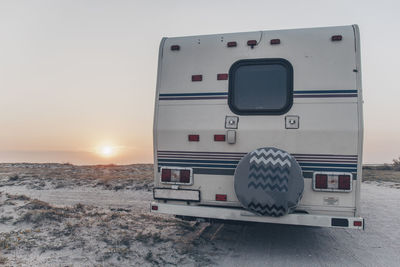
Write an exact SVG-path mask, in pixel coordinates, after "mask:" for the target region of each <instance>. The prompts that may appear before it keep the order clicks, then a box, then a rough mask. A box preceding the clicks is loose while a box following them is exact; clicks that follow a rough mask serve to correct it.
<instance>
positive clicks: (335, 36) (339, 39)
mask: <svg viewBox="0 0 400 267" xmlns="http://www.w3.org/2000/svg"><path fill="white" fill-rule="evenodd" d="M331 40H332V42H336V41H342V36H341V35H333V36H332V38H331Z"/></svg>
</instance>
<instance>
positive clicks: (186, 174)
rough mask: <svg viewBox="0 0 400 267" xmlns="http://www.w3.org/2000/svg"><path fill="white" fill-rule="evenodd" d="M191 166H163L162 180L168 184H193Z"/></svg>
mask: <svg viewBox="0 0 400 267" xmlns="http://www.w3.org/2000/svg"><path fill="white" fill-rule="evenodd" d="M192 171H193V170H192V169H191V168H179V167H175V168H174V167H171V168H166V167H163V168H161V182H162V183H168V184H191V183H192V182H193V181H192Z"/></svg>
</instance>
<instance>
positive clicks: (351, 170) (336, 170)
mask: <svg viewBox="0 0 400 267" xmlns="http://www.w3.org/2000/svg"><path fill="white" fill-rule="evenodd" d="M301 169H302V170H303V171H314V172H315V171H319V172H321V171H322V172H357V169H341V168H311V167H310V168H308V167H302V168H301Z"/></svg>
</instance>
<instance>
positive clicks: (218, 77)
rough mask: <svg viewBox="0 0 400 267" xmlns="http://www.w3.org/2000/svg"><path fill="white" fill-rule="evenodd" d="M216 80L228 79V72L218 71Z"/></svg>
mask: <svg viewBox="0 0 400 267" xmlns="http://www.w3.org/2000/svg"><path fill="white" fill-rule="evenodd" d="M217 80H218V81H221V80H228V73H219V74H217Z"/></svg>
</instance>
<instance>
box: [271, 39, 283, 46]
mask: <svg viewBox="0 0 400 267" xmlns="http://www.w3.org/2000/svg"><path fill="white" fill-rule="evenodd" d="M280 43H281V39H271V41H270V44H271V45H277V44H280Z"/></svg>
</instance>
